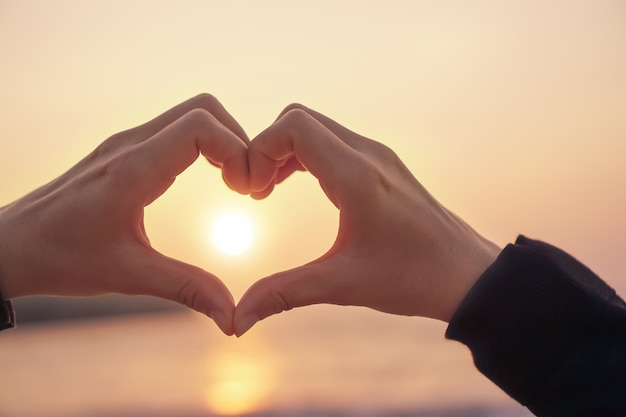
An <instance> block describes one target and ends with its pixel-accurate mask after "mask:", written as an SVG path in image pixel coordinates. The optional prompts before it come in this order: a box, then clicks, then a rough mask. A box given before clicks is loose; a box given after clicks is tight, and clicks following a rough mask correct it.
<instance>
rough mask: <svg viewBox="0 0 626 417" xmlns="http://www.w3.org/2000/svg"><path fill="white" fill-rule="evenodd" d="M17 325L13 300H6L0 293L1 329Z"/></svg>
mask: <svg viewBox="0 0 626 417" xmlns="http://www.w3.org/2000/svg"><path fill="white" fill-rule="evenodd" d="M12 327H15V311H14V310H13V305H12V304H11V301H10V300H8V301H4V299H3V298H2V293H0V331H2V330H5V329H10V328H12Z"/></svg>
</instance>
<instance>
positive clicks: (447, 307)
mask: <svg viewBox="0 0 626 417" xmlns="http://www.w3.org/2000/svg"><path fill="white" fill-rule="evenodd" d="M464 232H469V233H463V235H464V236H462V237H460V238H458V239H457V241H456V243H457V244H458V245H459V247H458V249H457V250H456V251H455V252H457V254H456V255H454V254H453V255H452V256H450V259H449V261H450V263H449V266H450V267H451V271H450V273H449V274H448V276H447V278H448V279H446V280H444V282H445V283H444V286H445V290H444V291H445V293H446V297H445V302H443V303H442V304H441V311H440V312H439V313H438V317H437V318H438V319H440V320H443V321H445V322H449V321H450V319H451V318H452V316H453V315H454V313H455V312H456V311H457V309H458V308H459V306H460V305H461V302H462V301H463V300H464V299H465V297H466V296H467V294H468V293H469V292H470V290H471V289H472V288H473V287H474V285H475V284H476V282H477V281H478V280H479V279H480V278H481V277H482V275H483V274H484V273H485V271H486V270H487V269H488V268H489V267H490V266H491V265H492V264H493V263H494V262H495V261H496V259H497V258H498V255H499V254H500V252H501V251H502V249H501V248H500V247H499V246H498V245H496V244H495V243H493V242H491V241H490V240H488V239H486V238H484V237H482V236H481V235H479V234H478V233H477V232H475V231H474V230H473V229H469V226H467V225H466V224H464Z"/></svg>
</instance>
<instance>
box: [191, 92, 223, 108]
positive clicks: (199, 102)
mask: <svg viewBox="0 0 626 417" xmlns="http://www.w3.org/2000/svg"><path fill="white" fill-rule="evenodd" d="M192 102H193V105H194V107H196V108H199V109H205V110H208V111H213V110H215V109H216V108H217V107H220V106H221V104H220V102H219V100H218V99H217V98H216V97H215V96H214V95H212V94H209V93H201V94H198V95H197V96H195V97H194V98H193V99H192Z"/></svg>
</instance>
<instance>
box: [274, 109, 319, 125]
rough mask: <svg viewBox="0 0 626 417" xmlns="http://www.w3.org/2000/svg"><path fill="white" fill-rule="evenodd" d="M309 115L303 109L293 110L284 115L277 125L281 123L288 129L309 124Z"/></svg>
mask: <svg viewBox="0 0 626 417" xmlns="http://www.w3.org/2000/svg"><path fill="white" fill-rule="evenodd" d="M311 119H312V117H311V115H310V114H309V113H308V112H307V111H306V110H304V109H301V108H293V109H291V110H289V111H288V112H286V113H284V114H283V116H282V117H281V118H280V120H279V123H282V124H284V125H286V126H289V127H301V126H303V125H306V124H309V123H310V122H311Z"/></svg>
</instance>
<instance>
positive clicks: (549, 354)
mask: <svg viewBox="0 0 626 417" xmlns="http://www.w3.org/2000/svg"><path fill="white" fill-rule="evenodd" d="M607 303H610V304H620V305H623V301H622V300H621V299H620V298H619V297H617V296H616V294H615V291H614V290H613V289H612V288H610V287H609V286H608V285H606V284H605V283H604V282H603V281H602V280H601V279H600V278H598V277H597V276H596V275H595V274H594V273H593V272H591V271H590V270H589V269H588V268H586V267H585V266H584V265H582V264H581V263H580V262H578V261H577V260H576V259H574V258H573V257H571V256H570V255H568V254H566V253H565V252H563V251H561V250H560V249H558V248H555V247H553V246H550V245H548V244H546V243H543V242H539V241H534V240H531V239H528V238H525V237H523V236H520V237H519V238H518V239H517V241H516V242H515V244H511V245H508V246H507V247H506V248H504V250H503V251H502V252H501V253H500V255H499V257H498V259H497V260H496V261H495V262H494V263H493V264H492V265H491V266H490V267H489V268H488V269H487V270H486V271H485V272H484V274H483V275H482V277H481V278H480V279H479V280H478V281H477V283H476V284H475V285H474V287H473V288H472V289H471V290H470V292H469V293H468V295H467V296H466V298H465V299H464V300H463V302H462V303H461V305H460V306H459V308H458V309H457V311H456V312H455V314H454V316H453V317H452V319H451V320H450V324H449V326H448V329H447V332H446V337H447V338H449V339H454V340H457V341H460V342H462V343H464V344H466V345H467V346H468V347H469V348H470V350H471V351H472V355H473V358H474V363H475V364H476V367H477V368H478V369H479V370H480V371H481V372H482V373H483V374H485V376H487V377H488V378H489V379H491V380H492V381H493V382H495V383H496V384H497V385H498V386H500V387H501V388H502V389H503V390H504V391H506V392H507V393H508V394H509V395H511V396H512V397H513V398H515V399H516V400H518V401H520V402H521V403H522V404H527V402H528V401H529V400H531V399H532V397H533V393H534V392H536V391H537V389H539V388H540V387H541V386H542V383H544V382H545V378H546V375H547V374H548V373H549V372H550V371H551V370H553V369H554V366H555V364H558V363H559V359H560V358H561V357H563V355H565V354H566V353H567V352H568V350H569V349H571V347H572V346H573V345H574V344H575V343H576V340H578V339H579V338H580V334H581V332H583V331H584V330H585V329H586V328H587V327H588V326H589V325H590V324H591V323H592V321H593V320H594V318H595V317H597V316H598V315H599V314H601V313H602V311H603V310H604V309H606V306H607Z"/></svg>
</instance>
